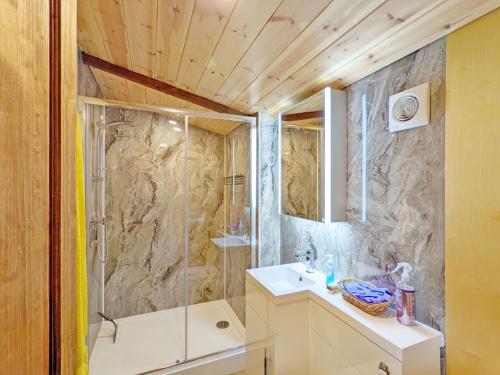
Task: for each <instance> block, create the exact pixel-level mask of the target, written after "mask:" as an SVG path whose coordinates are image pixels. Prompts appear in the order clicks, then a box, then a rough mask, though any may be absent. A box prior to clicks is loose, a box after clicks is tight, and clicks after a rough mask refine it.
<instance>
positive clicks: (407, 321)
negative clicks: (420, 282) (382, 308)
mask: <svg viewBox="0 0 500 375" xmlns="http://www.w3.org/2000/svg"><path fill="white" fill-rule="evenodd" d="M400 269H402V270H403V272H402V273H401V279H400V280H399V282H398V283H397V285H396V286H397V288H396V311H397V312H396V315H397V318H398V322H399V323H401V324H404V325H407V326H413V325H416V320H415V305H416V302H415V287H414V286H412V285H411V284H410V283H411V280H410V273H411V271H412V270H413V267H412V266H411V265H410V264H408V263H406V262H401V263H398V264H397V266H396V268H395V269H394V271H392V272H393V273H395V272H398V271H399V270H400Z"/></svg>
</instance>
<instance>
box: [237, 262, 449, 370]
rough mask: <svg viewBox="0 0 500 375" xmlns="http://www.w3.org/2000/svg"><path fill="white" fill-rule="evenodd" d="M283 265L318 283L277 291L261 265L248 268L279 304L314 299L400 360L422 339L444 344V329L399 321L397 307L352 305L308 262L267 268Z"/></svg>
mask: <svg viewBox="0 0 500 375" xmlns="http://www.w3.org/2000/svg"><path fill="white" fill-rule="evenodd" d="M279 267H290V268H292V269H293V270H294V271H296V272H298V273H300V274H302V275H303V276H304V277H307V278H309V279H311V280H313V281H314V282H315V283H314V285H310V286H304V287H300V288H297V289H296V290H293V291H291V292H284V293H276V292H273V291H271V289H270V288H268V287H267V286H266V285H265V282H264V281H263V279H262V278H261V277H260V275H259V270H260V268H255V269H250V270H247V274H248V276H249V277H250V279H251V280H253V281H254V282H255V284H256V285H257V286H258V287H259V288H260V289H261V290H262V291H263V292H264V293H266V294H267V296H268V297H269V298H270V299H271V300H272V301H273V302H274V303H275V304H283V303H288V302H292V301H297V300H301V299H305V298H308V299H311V300H312V301H314V302H316V303H318V304H319V305H321V306H322V307H323V308H325V309H326V310H328V311H329V312H330V313H332V314H333V315H335V316H336V317H338V318H339V319H341V320H342V321H344V322H345V323H346V324H348V325H350V326H351V327H353V328H354V329H356V330H357V331H358V332H359V333H361V334H362V335H364V336H365V337H367V338H368V339H369V340H371V341H373V342H375V343H376V344H377V345H379V346H380V347H381V348H383V349H385V350H386V351H387V352H389V353H391V354H392V355H393V356H394V357H396V358H398V359H400V360H402V359H403V352H404V351H405V350H407V349H409V348H411V347H414V346H417V345H420V344H422V343H428V342H429V341H435V342H436V343H438V344H439V346H443V345H444V337H443V335H442V334H441V332H439V331H437V330H435V329H433V328H431V327H429V326H427V325H425V324H422V323H417V325H416V326H405V325H402V324H400V323H399V322H398V321H397V319H396V317H395V313H394V311H393V310H390V311H388V312H387V314H384V316H373V315H370V314H367V313H365V312H364V311H362V310H360V309H358V308H357V307H355V306H353V305H351V304H350V303H349V302H347V301H345V300H344V299H343V298H342V295H341V294H340V293H339V292H337V293H332V292H330V291H329V290H328V289H326V286H325V275H324V274H322V273H321V272H318V271H315V272H314V273H307V272H306V266H305V265H304V264H302V263H291V264H283V265H278V266H272V267H266V268H267V269H269V270H272V268H279ZM417 293H418V291H417ZM417 308H419V306H417ZM420 308H425V307H420Z"/></svg>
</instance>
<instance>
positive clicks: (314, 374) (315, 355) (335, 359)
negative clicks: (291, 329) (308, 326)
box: [309, 330, 361, 375]
mask: <svg viewBox="0 0 500 375" xmlns="http://www.w3.org/2000/svg"><path fill="white" fill-rule="evenodd" d="M309 375H361V373H360V372H359V371H358V370H357V369H356V368H355V367H354V366H353V365H351V364H350V363H349V362H347V361H346V360H345V359H344V358H342V357H341V356H340V354H339V353H337V351H336V350H335V349H333V347H332V346H331V345H330V344H328V342H326V341H325V340H324V339H323V338H322V337H321V336H320V335H319V334H318V333H316V332H315V331H314V330H309Z"/></svg>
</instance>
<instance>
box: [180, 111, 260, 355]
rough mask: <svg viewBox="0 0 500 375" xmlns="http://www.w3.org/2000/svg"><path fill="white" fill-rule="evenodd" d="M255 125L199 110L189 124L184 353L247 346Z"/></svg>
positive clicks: (253, 216)
mask: <svg viewBox="0 0 500 375" xmlns="http://www.w3.org/2000/svg"><path fill="white" fill-rule="evenodd" d="M252 126H255V125H254V124H252V123H248V122H242V121H241V120H237V121H231V120H227V119H213V118H203V117H199V116H197V117H195V116H189V118H188V121H187V124H186V127H187V140H188V141H187V145H188V146H187V159H186V162H187V166H186V171H187V194H186V198H187V202H186V207H187V217H186V220H187V227H186V238H187V241H186V245H187V248H186V256H187V260H188V261H187V266H188V269H187V280H186V281H187V301H188V307H187V359H193V358H198V357H202V356H206V355H208V354H213V353H218V352H221V351H226V350H229V349H233V348H236V347H240V346H243V345H245V328H244V325H245V271H246V269H248V268H250V267H251V266H252V259H253V254H254V248H255V246H254V245H255V243H254V242H255V241H253V240H252V239H253V234H254V233H253V226H254V220H255V209H254V206H252V203H253V202H252V198H253V197H254V196H253V195H252V194H251V190H252V189H251V188H252V186H253V185H252V183H253V181H252V178H251V175H252V173H251V172H252V166H251V164H252V152H251V151H252V147H251V146H252V142H251V135H252ZM254 134H255V133H254Z"/></svg>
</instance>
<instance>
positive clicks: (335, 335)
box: [309, 302, 403, 375]
mask: <svg viewBox="0 0 500 375" xmlns="http://www.w3.org/2000/svg"><path fill="white" fill-rule="evenodd" d="M309 307H310V315H309V324H310V327H311V329H313V330H315V331H316V332H321V335H322V337H323V338H324V339H325V340H326V341H327V342H328V343H329V344H330V345H331V346H332V347H333V348H334V349H335V350H336V351H337V352H338V353H340V354H341V355H342V357H343V358H345V359H346V360H347V361H348V362H349V363H352V364H353V365H355V366H356V368H357V369H358V370H359V371H360V372H361V373H362V374H364V375H373V374H379V366H380V365H381V364H384V365H385V366H387V367H388V368H389V373H390V374H391V375H402V372H403V370H402V364H401V362H400V361H398V360H397V359H396V358H394V357H393V356H391V355H390V354H389V353H387V352H386V351H385V350H383V349H382V348H380V347H379V346H378V345H376V344H375V343H373V342H372V341H370V340H368V339H367V338H366V337H364V336H363V335H361V334H360V333H359V332H358V331H356V330H355V329H354V328H352V327H351V326H349V325H348V324H346V323H344V322H343V321H342V320H340V319H338V318H337V317H335V316H334V315H333V314H331V313H330V312H328V311H327V310H325V309H324V308H323V307H321V306H320V305H318V304H317V303H315V302H311V303H310V305H309Z"/></svg>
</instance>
